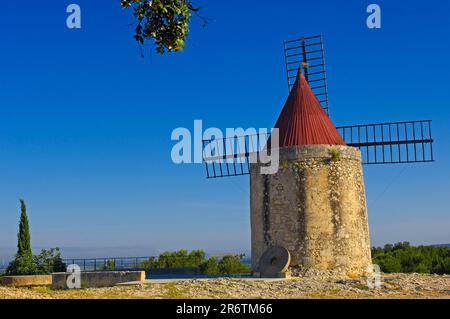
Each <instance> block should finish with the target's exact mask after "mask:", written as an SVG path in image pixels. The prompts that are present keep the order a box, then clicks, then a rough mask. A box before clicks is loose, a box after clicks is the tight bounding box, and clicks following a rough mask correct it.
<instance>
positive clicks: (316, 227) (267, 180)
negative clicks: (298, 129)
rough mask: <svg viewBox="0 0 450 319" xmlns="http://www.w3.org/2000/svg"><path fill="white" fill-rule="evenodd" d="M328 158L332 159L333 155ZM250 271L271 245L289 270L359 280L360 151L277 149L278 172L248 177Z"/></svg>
mask: <svg viewBox="0 0 450 319" xmlns="http://www.w3.org/2000/svg"><path fill="white" fill-rule="evenodd" d="M333 154H334V155H333ZM250 191H251V205H250V206H251V229H252V230H251V233H252V267H253V270H254V271H256V272H257V271H259V269H258V263H259V259H260V257H261V255H262V254H263V253H264V251H265V250H266V249H267V248H269V247H271V246H283V247H286V248H287V249H288V250H289V252H290V253H291V266H300V267H301V268H303V269H309V268H314V269H318V270H334V271H337V272H339V273H342V274H344V275H348V276H359V275H362V274H364V273H365V272H366V269H367V267H368V266H369V265H370V264H371V255H370V240H369V226H368V218H367V208H366V197H365V190H364V178H363V172H362V164H361V154H360V151H359V150H358V149H356V148H353V147H348V146H328V145H305V146H296V147H289V148H281V149H280V169H279V171H278V173H277V174H274V175H261V174H260V167H259V165H258V164H252V166H251V174H250Z"/></svg>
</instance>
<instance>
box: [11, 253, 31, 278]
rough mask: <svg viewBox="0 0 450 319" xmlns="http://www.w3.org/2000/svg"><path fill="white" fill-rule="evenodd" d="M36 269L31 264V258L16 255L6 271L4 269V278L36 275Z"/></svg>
mask: <svg viewBox="0 0 450 319" xmlns="http://www.w3.org/2000/svg"><path fill="white" fill-rule="evenodd" d="M36 274H37V267H36V264H35V263H34V262H33V257H32V256H30V255H28V254H26V255H19V254H17V255H16V256H15V258H14V260H13V261H11V262H10V263H9V266H8V269H6V272H5V275H6V276H21V275H36Z"/></svg>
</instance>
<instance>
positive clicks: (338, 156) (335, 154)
mask: <svg viewBox="0 0 450 319" xmlns="http://www.w3.org/2000/svg"><path fill="white" fill-rule="evenodd" d="M330 154H331V160H332V161H333V162H337V161H339V160H340V159H341V152H340V151H339V150H338V149H335V148H332V149H331V150H330Z"/></svg>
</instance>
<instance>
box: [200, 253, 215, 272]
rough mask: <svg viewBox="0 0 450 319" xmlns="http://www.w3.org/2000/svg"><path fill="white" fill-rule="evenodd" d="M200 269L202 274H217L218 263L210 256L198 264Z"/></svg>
mask: <svg viewBox="0 0 450 319" xmlns="http://www.w3.org/2000/svg"><path fill="white" fill-rule="evenodd" d="M200 271H201V272H202V274H203V275H217V274H219V263H218V262H217V258H216V257H211V258H209V259H208V260H206V261H204V262H203V263H202V264H201V265H200Z"/></svg>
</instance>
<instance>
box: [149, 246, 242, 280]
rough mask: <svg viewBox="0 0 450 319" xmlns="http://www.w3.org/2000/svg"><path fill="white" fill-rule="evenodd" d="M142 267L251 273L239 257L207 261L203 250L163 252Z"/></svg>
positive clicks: (227, 256) (206, 272)
mask: <svg viewBox="0 0 450 319" xmlns="http://www.w3.org/2000/svg"><path fill="white" fill-rule="evenodd" d="M140 267H142V268H144V269H152V268H153V269H155V268H183V267H193V268H200V271H201V273H202V274H205V275H216V274H240V273H249V272H250V271H251V270H250V268H249V267H248V266H246V265H245V264H243V263H241V260H240V258H239V256H235V255H226V256H224V257H223V258H222V260H221V261H220V262H219V261H218V260H217V258H216V257H211V258H209V259H205V252H204V251H203V250H193V251H191V252H190V253H188V251H187V250H184V249H182V250H179V251H175V252H163V253H161V254H160V255H159V257H158V258H155V257H150V259H149V260H146V261H145V262H143V263H142V264H141V265H140Z"/></svg>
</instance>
